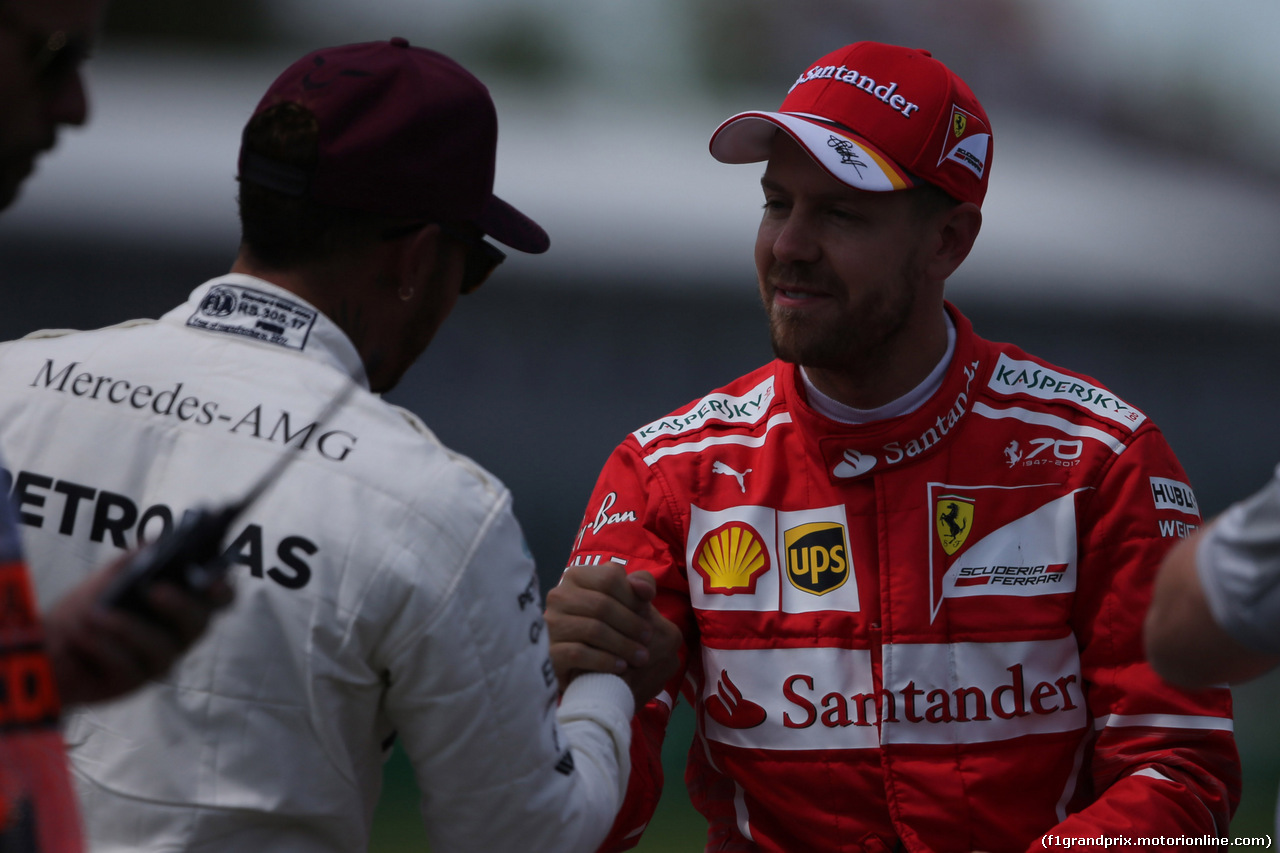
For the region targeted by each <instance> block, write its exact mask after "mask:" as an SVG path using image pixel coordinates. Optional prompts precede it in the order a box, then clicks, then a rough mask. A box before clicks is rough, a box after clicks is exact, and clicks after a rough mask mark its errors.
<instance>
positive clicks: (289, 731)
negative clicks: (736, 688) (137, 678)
mask: <svg viewBox="0 0 1280 853" xmlns="http://www.w3.org/2000/svg"><path fill="white" fill-rule="evenodd" d="M350 382H357V383H359V384H360V386H361V387H360V388H359V389H358V390H357V391H356V392H355V394H354V396H352V397H351V399H350V401H349V402H348V403H347V404H346V405H345V406H343V407H342V408H341V410H340V411H338V412H337V413H336V414H334V415H333V416H332V417H330V418H328V419H327V420H326V421H325V422H324V423H316V422H315V421H314V420H313V419H314V418H315V417H316V416H317V414H318V413H319V412H320V411H321V410H322V409H323V408H324V406H325V403H326V402H327V401H328V400H329V399H331V398H332V397H333V396H334V395H335V394H337V393H338V392H339V391H340V390H341V389H342V388H343V387H344V386H345V385H346V384H347V383H350ZM366 389H367V382H366V379H365V376H364V370H363V367H362V365H361V362H360V360H359V358H358V356H357V353H356V351H355V348H354V347H353V346H352V344H351V342H350V341H349V340H348V339H347V338H346V336H345V335H343V333H342V332H341V331H340V330H339V329H338V328H337V327H336V326H335V325H334V324H333V323H332V322H331V321H330V320H328V319H327V318H326V317H325V316H323V315H322V314H320V313H319V312H318V311H316V310H315V309H314V308H313V307H311V306H310V305H308V304H307V303H305V302H304V301H302V300H301V299H299V298H297V297H295V296H293V295H291V294H290V293H288V292H286V291H284V290H282V289H280V288H277V287H274V286H273V285H270V284H268V283H266V282H264V281H260V280H257V279H254V278H251V277H248V276H243V275H229V276H224V277H222V278H220V279H215V280H214V281H211V282H208V283H206V284H205V285H203V286H201V287H199V288H198V289H196V290H195V292H194V293H193V294H192V295H191V297H190V300H189V301H188V302H187V303H186V304H184V305H182V306H180V307H178V308H176V309H174V310H173V311H170V312H169V313H168V314H166V315H165V316H163V317H162V318H161V319H160V320H158V321H138V322H133V323H127V324H123V325H121V326H117V327H112V328H107V329H101V330H97V331H92V332H79V333H69V334H68V333H43V334H42V335H36V336H31V337H29V338H28V339H24V340H22V341H18V342H13V343H10V344H6V345H4V346H3V347H2V348H0V424H2V425H3V435H2V436H0V441H2V444H3V447H4V448H5V452H6V458H7V461H8V465H9V479H10V482H11V492H12V496H13V498H14V501H15V502H16V504H17V510H18V513H19V517H20V521H21V524H22V525H24V527H23V535H24V537H25V539H26V542H27V546H28V550H29V552H30V557H31V562H32V563H33V565H35V566H37V567H39V569H38V572H37V576H36V586H37V589H38V594H39V595H40V597H41V598H42V600H43V601H44V602H46V603H47V602H49V601H51V600H53V599H54V598H56V597H57V596H58V595H59V594H61V593H62V592H63V591H64V590H66V589H68V588H69V587H71V586H72V585H73V584H75V583H76V582H77V581H79V580H80V579H81V578H82V577H84V576H85V575H86V574H87V573H89V572H90V571H91V570H93V569H95V568H96V567H98V566H101V565H102V564H104V563H105V562H107V561H109V560H112V559H114V558H117V557H119V556H120V555H121V554H123V553H125V550H126V549H130V548H134V547H135V546H137V545H138V544H139V543H140V542H142V541H149V540H152V539H154V538H155V537H156V536H158V535H159V534H160V533H161V532H162V531H163V530H165V529H167V528H170V527H171V526H172V525H174V524H175V523H177V522H178V521H179V520H181V518H182V516H183V513H184V512H186V511H188V510H190V509H192V508H193V507H196V506H198V505H213V506H220V505H221V504H222V502H226V501H231V500H235V499H237V498H239V497H240V496H241V495H243V494H244V493H245V492H246V490H247V489H248V488H249V487H250V486H251V485H252V484H253V483H254V482H255V481H256V480H257V479H258V478H259V477H260V476H261V475H262V474H263V473H264V472H265V471H267V470H268V469H269V468H270V467H271V465H272V463H273V462H274V461H275V460H276V459H277V458H278V457H279V456H280V454H283V453H294V452H296V453H297V458H296V459H295V460H294V462H293V463H292V465H291V466H290V467H289V468H287V469H286V470H285V471H284V473H283V474H282V475H281V476H280V478H279V480H278V482H276V483H275V484H274V485H273V486H272V487H271V488H270V489H269V490H268V491H267V493H266V494H265V495H264V496H263V497H262V498H261V500H260V501H258V502H257V503H256V504H254V505H253V506H252V507H250V508H249V509H248V511H247V512H246V513H245V514H244V515H243V516H242V517H241V518H239V519H238V520H237V521H236V522H235V524H233V526H232V529H231V531H230V533H229V536H228V538H227V541H226V542H225V547H226V549H227V552H228V554H229V555H230V558H231V563H232V568H231V575H232V578H233V581H234V585H235V588H236V600H235V602H234V604H233V605H232V606H231V608H230V610H229V611H228V612H226V613H224V614H220V615H219V616H217V617H216V621H215V622H214V623H213V625H212V627H211V629H210V631H209V633H208V635H207V636H206V637H205V638H203V639H202V640H201V642H200V643H199V644H198V645H197V646H196V647H195V649H194V650H193V651H192V652H191V653H190V654H189V655H188V656H187V657H186V658H184V659H183V660H182V661H181V662H180V663H179V664H178V666H177V667H176V668H175V669H174V670H173V671H172V672H171V673H170V674H169V675H168V676H166V677H165V678H163V679H161V680H160V681H159V682H158V683H155V684H152V685H149V686H147V687H146V688H144V689H142V690H140V691H138V692H137V693H135V694H133V695H131V696H129V697H126V698H124V699H122V700H119V701H116V702H114V703H110V704H105V705H100V706H94V707H91V708H86V709H80V710H78V711H76V712H75V713H73V714H71V715H70V717H69V720H68V723H67V727H66V737H67V741H68V744H69V747H70V749H71V756H72V761H73V764H74V770H75V774H76V778H77V786H78V792H79V795H80V797H81V801H82V805H83V812H84V818H85V823H86V828H87V835H88V838H89V841H90V844H91V847H92V849H93V850H95V851H120V853H124V851H129V853H138V851H149V850H157V851H158V850H183V851H187V853H213V851H219V853H222V851H228V850H244V851H271V853H295V851H296V853H304V851H305V852H306V853H321V851H333V853H338V851H342V853H350V851H356V850H363V849H365V848H366V845H367V843H368V834H369V829H370V824H371V821H372V817H373V813H374V807H375V804H376V801H377V798H378V794H379V790H380V785H381V779H382V763H383V759H384V758H385V756H386V755H387V751H388V749H389V747H390V745H391V744H392V742H393V738H398V739H399V741H400V743H401V744H403V747H404V749H405V751H406V752H407V754H408V756H409V759H410V760H411V761H412V764H413V767H414V771H415V774H416V777H417V781H418V785H419V787H420V788H421V791H422V811H423V816H424V821H425V824H426V828H427V835H428V838H429V839H430V841H431V845H432V850H434V851H438V852H439V851H455V850H485V851H493V850H513V851H514V850H519V851H529V850H546V851H557V853H560V851H567V850H590V849H592V848H593V847H595V846H596V844H598V843H599V841H600V840H601V839H602V838H603V837H604V835H605V833H606V832H607V830H608V827H609V824H610V822H611V820H612V819H613V815H614V812H615V811H616V808H617V805H618V803H619V802H620V800H621V797H622V790H623V785H624V784H625V779H626V777H627V747H628V738H629V718H630V716H631V713H632V704H633V703H632V699H631V696H630V692H629V690H628V689H627V688H626V686H625V685H624V684H623V683H622V681H621V680H620V679H617V678H615V677H613V676H592V677H590V678H587V679H580V680H579V682H575V684H574V685H573V686H571V688H570V690H569V691H568V693H567V694H566V695H565V697H564V701H563V704H561V705H560V706H559V707H557V686H556V679H555V675H554V672H553V670H552V668H551V664H550V660H549V657H548V646H547V639H546V636H545V631H544V630H543V621H542V603H541V595H540V593H539V589H538V582H537V578H536V575H535V573H534V565H533V560H532V558H531V556H530V554H529V552H528V549H527V548H526V546H525V543H524V539H523V536H522V534H521V531H520V529H519V527H518V525H517V523H516V520H515V517H514V516H513V514H512V510H511V498H510V494H509V493H508V491H507V490H506V489H505V488H504V487H503V486H502V484H501V483H499V482H498V481H497V480H496V479H495V478H494V477H493V476H491V475H490V474H488V473H487V472H486V471H484V470H483V469H481V468H480V467H479V466H477V465H476V464H474V463H473V462H471V461H470V460H469V459H466V458H464V457H462V456H459V455H457V454H455V453H452V452H450V451H449V450H448V449H447V448H445V447H443V446H442V445H441V444H440V443H439V441H437V439H436V438H435V437H434V436H433V435H432V434H431V432H430V431H429V430H428V429H427V428H426V427H425V426H424V425H423V424H422V423H421V422H420V421H419V420H418V419H417V418H415V417H414V416H413V415H411V414H409V413H408V412H405V411H402V410H399V409H397V408H395V407H393V406H391V405H388V404H387V403H385V402H383V401H382V400H381V399H379V398H378V397H377V396H375V395H373V394H371V393H369V392H368V391H367V390H366Z"/></svg>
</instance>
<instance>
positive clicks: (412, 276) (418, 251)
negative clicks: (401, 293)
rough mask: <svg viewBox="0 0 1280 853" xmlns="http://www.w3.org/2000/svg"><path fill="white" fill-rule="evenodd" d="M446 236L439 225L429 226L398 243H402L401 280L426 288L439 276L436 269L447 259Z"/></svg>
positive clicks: (400, 259)
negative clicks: (444, 243) (428, 283)
mask: <svg viewBox="0 0 1280 853" xmlns="http://www.w3.org/2000/svg"><path fill="white" fill-rule="evenodd" d="M443 240H444V234H443V233H441V231H440V226H439V225H434V224H433V225H427V226H424V227H422V228H419V229H418V230H417V231H414V232H412V233H411V234H408V235H407V236H405V237H402V238H401V239H400V240H398V241H396V242H398V243H400V244H401V245H400V252H399V257H398V262H399V265H400V268H399V270H398V272H399V273H400V278H399V280H400V281H402V282H414V283H417V284H416V286H418V287H422V286H425V284H426V282H428V281H431V280H432V279H433V277H434V276H435V275H436V274H437V270H436V267H437V266H438V265H439V264H440V263H441V261H442V260H443V259H445V257H446V256H445V255H444V253H443V251H442V250H443Z"/></svg>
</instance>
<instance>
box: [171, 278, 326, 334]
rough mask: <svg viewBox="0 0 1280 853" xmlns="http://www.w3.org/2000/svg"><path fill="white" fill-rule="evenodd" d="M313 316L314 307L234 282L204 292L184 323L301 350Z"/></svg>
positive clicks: (313, 320)
mask: <svg viewBox="0 0 1280 853" xmlns="http://www.w3.org/2000/svg"><path fill="white" fill-rule="evenodd" d="M316 316H317V312H316V311H315V309H313V308H308V307H307V306H305V305H302V304H301V303H298V302H294V301H293V300H291V299H286V298H284V297H280V296H276V295H274V294H271V293H265V292H263V291H261V290H254V289H253V288H251V287H244V286H241V285H238V284H218V285H215V286H214V287H212V288H210V289H209V292H208V293H206V294H205V296H204V299H202V300H201V301H200V307H199V308H197V309H196V312H195V313H194V314H192V315H191V317H190V318H188V319H187V325H188V326H190V327H192V328H195V329H204V330H206V331H210V332H223V333H224V334H229V335H240V336H242V337H246V338H253V339H254V340H257V341H262V342H263V343H267V344H275V345H276V346H282V347H286V348H288V349H296V350H302V349H305V348H306V346H307V337H308V336H309V335H310V334H311V329H312V327H313V326H315V322H316Z"/></svg>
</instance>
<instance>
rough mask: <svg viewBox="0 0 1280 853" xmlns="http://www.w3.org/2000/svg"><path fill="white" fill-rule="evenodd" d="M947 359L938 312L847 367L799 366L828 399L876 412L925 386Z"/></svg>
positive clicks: (942, 312) (944, 328) (943, 313)
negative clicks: (935, 369)
mask: <svg viewBox="0 0 1280 853" xmlns="http://www.w3.org/2000/svg"><path fill="white" fill-rule="evenodd" d="M946 353H947V315H946V311H945V310H939V311H937V312H930V314H929V316H928V317H925V318H922V319H921V320H918V321H913V320H910V319H909V320H908V321H907V325H905V326H904V327H903V328H902V329H900V330H899V331H898V332H897V333H896V334H894V335H893V336H892V337H891V339H890V340H889V341H887V342H886V343H885V344H884V345H883V346H880V347H878V348H876V349H874V350H870V351H867V352H864V353H862V354H860V355H859V356H858V358H857V359H856V361H854V362H853V363H851V364H849V365H847V366H841V367H838V368H830V367H810V366H807V365H804V372H805V374H806V375H807V376H808V377H809V381H810V382H812V383H813V385H814V387H816V388H817V389H818V390H819V391H821V392H822V393H823V394H825V395H826V396H828V397H830V398H831V399H833V400H835V401H837V402H839V403H843V404H844V405H846V406H850V407H852V408H854V409H864V410H870V409H878V408H880V407H881V406H885V405H888V404H889V403H892V402H893V401H894V400H897V399H899V398H900V397H902V396H904V395H905V394H908V393H910V392H911V391H912V390H913V389H915V388H916V387H917V386H918V385H919V384H920V383H921V382H923V381H925V379H927V378H928V376H929V374H930V373H932V372H933V369H934V368H935V367H937V366H938V363H939V362H940V361H942V359H943V357H944V356H945V355H946Z"/></svg>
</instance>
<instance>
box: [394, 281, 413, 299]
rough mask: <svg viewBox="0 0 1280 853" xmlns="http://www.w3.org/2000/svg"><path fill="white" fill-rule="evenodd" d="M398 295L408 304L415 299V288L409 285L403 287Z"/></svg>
mask: <svg viewBox="0 0 1280 853" xmlns="http://www.w3.org/2000/svg"><path fill="white" fill-rule="evenodd" d="M397 295H398V296H399V297H400V301H402V302H408V301H409V300H410V299H412V298H413V288H412V287H410V286H409V285H407V284H404V285H401V286H400V291H399V293H398V294H397Z"/></svg>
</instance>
